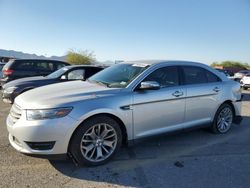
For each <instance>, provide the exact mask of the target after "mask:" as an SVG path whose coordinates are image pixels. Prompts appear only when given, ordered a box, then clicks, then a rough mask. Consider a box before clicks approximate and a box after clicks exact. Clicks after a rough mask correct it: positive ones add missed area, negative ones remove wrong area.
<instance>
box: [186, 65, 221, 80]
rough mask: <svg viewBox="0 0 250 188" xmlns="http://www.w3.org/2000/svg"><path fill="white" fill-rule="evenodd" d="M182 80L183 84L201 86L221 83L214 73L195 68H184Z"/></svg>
mask: <svg viewBox="0 0 250 188" xmlns="http://www.w3.org/2000/svg"><path fill="white" fill-rule="evenodd" d="M182 70H183V78H184V82H185V84H203V83H212V82H219V81H221V80H220V78H219V77H218V76H216V75H215V74H214V73H212V72H210V71H208V70H206V69H203V68H201V67H195V66H184V67H182Z"/></svg>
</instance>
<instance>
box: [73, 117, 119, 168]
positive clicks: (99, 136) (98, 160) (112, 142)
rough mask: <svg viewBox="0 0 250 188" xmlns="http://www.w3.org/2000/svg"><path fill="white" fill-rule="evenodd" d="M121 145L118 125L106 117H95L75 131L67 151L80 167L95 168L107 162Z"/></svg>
mask: <svg viewBox="0 0 250 188" xmlns="http://www.w3.org/2000/svg"><path fill="white" fill-rule="evenodd" d="M121 144H122V133H121V129H120V126H119V124H118V123H117V122H116V121H115V120H114V119H112V118H110V117H108V116H95V117H93V118H90V119H88V120H87V121H85V122H84V123H83V124H82V125H80V127H79V128H78V129H77V130H76V133H75V134H74V135H73V138H72V140H71V143H70V148H69V151H70V153H71V154H72V155H73V157H74V158H75V159H76V161H77V162H78V163H79V164H80V165H86V166H97V165H102V164H105V163H106V162H108V161H109V160H110V159H111V158H112V157H113V156H114V154H115V153H116V152H117V151H118V149H119V148H120V146H121Z"/></svg>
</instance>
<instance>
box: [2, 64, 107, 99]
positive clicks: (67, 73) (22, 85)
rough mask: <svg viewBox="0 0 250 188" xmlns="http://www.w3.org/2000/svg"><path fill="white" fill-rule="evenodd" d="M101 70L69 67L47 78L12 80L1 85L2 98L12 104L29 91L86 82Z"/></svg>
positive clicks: (83, 66)
mask: <svg viewBox="0 0 250 188" xmlns="http://www.w3.org/2000/svg"><path fill="white" fill-rule="evenodd" d="M103 69H104V66H95V65H71V66H66V67H63V68H61V69H59V70H57V71H55V72H53V73H51V74H49V75H48V76H36V77H29V78H21V79H18V80H13V81H11V82H9V83H7V84H5V85H3V88H2V98H3V101H4V102H6V103H13V102H14V99H15V97H17V96H18V95H20V94H21V93H23V92H25V91H28V90H30V89H34V88H37V87H40V86H45V85H49V84H55V83H59V82H65V81H73V80H86V79H87V78H89V77H90V76H92V75H94V74H95V73H97V72H99V71H101V70H103Z"/></svg>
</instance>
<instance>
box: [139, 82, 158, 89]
mask: <svg viewBox="0 0 250 188" xmlns="http://www.w3.org/2000/svg"><path fill="white" fill-rule="evenodd" d="M160 87H161V86H160V84H159V83H158V82H156V81H146V82H141V84H140V87H139V89H140V90H157V89H160Z"/></svg>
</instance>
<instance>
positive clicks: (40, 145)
mask: <svg viewBox="0 0 250 188" xmlns="http://www.w3.org/2000/svg"><path fill="white" fill-rule="evenodd" d="M55 143H56V142H55V141H51V142H26V144H28V146H29V147H30V148H31V149H33V150H50V149H52V148H53V147H54V145H55Z"/></svg>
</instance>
